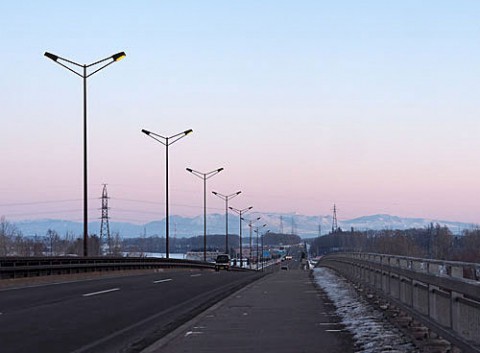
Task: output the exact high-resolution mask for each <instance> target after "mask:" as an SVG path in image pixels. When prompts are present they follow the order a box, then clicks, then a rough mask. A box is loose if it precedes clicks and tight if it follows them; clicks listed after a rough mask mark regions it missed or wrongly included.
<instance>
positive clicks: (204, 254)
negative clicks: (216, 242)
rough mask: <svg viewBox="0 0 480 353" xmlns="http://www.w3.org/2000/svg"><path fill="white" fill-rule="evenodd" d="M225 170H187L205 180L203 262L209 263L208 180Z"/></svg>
mask: <svg viewBox="0 0 480 353" xmlns="http://www.w3.org/2000/svg"><path fill="white" fill-rule="evenodd" d="M222 170H223V168H219V169H215V170H212V171H211V172H208V173H202V172H199V171H198V170H194V169H191V168H187V172H190V173H192V174H193V175H195V176H196V177H199V178H200V179H203V261H205V262H206V261H207V179H210V178H211V177H213V176H214V175H217V174H218V173H220V172H221V171H222Z"/></svg>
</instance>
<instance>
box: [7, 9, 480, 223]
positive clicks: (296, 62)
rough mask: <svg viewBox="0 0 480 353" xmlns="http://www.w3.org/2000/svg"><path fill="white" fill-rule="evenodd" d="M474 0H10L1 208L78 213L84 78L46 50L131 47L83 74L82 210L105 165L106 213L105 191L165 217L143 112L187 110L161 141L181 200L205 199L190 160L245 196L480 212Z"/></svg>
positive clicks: (213, 185)
mask: <svg viewBox="0 0 480 353" xmlns="http://www.w3.org/2000/svg"><path fill="white" fill-rule="evenodd" d="M479 10H480V3H478V2H475V1H456V2H451V1H421V2H419V1H396V2H394V1H335V2H333V1H136V2H119V1H99V2H93V1H86V2H73V3H72V2H60V1H41V2H37V1H16V2H3V3H2V4H0V24H1V26H2V34H0V41H1V44H2V55H1V56H0V63H1V65H2V68H3V74H2V80H0V92H1V94H0V106H1V108H0V109H1V110H0V111H1V115H0V116H1V121H2V128H1V129H0V147H1V148H0V150H1V151H0V163H1V165H2V166H3V168H2V173H0V214H3V215H5V216H6V217H7V218H11V219H15V218H25V217H26V218H36V217H50V218H57V217H63V218H69V219H75V220H79V219H80V218H81V201H79V200H80V199H81V197H82V179H81V176H82V174H81V173H82V169H81V168H82V135H81V133H82V130H81V129H82V125H81V124H82V120H81V119H82V110H81V109H82V100H81V99H82V86H81V80H80V78H78V77H75V76H74V75H73V74H71V73H69V72H67V71H66V70H64V69H63V68H61V67H59V66H58V65H55V64H54V63H53V62H51V61H50V60H48V59H46V58H45V57H44V56H43V53H44V52H45V51H50V52H52V53H55V54H58V55H60V56H62V57H66V58H70V59H72V60H75V61H77V62H80V63H90V62H92V61H96V60H98V59H101V58H103V57H107V56H109V55H112V54H114V53H116V52H118V51H125V52H126V53H127V58H126V59H125V60H122V61H120V62H118V63H115V64H114V65H111V66H110V67H108V68H106V69H105V70H104V71H102V72H99V73H97V74H95V75H94V76H92V77H91V78H90V79H89V82H88V103H89V108H88V113H89V118H88V119H89V120H88V121H89V153H90V154H89V168H90V171H89V180H90V194H91V195H90V197H91V199H92V201H91V217H97V213H99V211H98V210H97V208H98V207H99V205H98V206H97V205H95V202H96V201H95V200H97V199H98V197H100V195H101V184H102V183H108V184H109V191H110V194H111V196H112V201H111V203H112V217H113V215H115V208H117V210H118V212H117V213H116V216H117V218H118V220H132V221H137V222H142V221H146V220H151V219H156V218H161V217H163V212H164V211H163V201H164V191H163V190H164V150H163V149H162V146H160V145H155V144H154V141H151V140H149V139H147V138H146V137H145V136H144V135H142V134H141V133H140V130H141V129H142V128H146V129H150V130H152V131H156V132H158V133H160V134H165V135H169V134H174V133H176V132H179V131H183V130H185V129H188V128H192V129H193V130H194V133H193V134H192V135H189V136H188V137H187V138H185V139H184V140H182V141H181V142H178V144H176V145H175V146H174V147H172V150H171V174H170V175H171V201H172V213H175V214H181V215H195V214H200V213H201V212H202V211H203V209H202V207H203V201H202V200H203V199H202V198H203V192H202V185H201V182H200V181H199V180H197V179H196V178H193V177H192V176H191V175H189V174H187V173H186V172H185V167H191V168H194V169H198V170H203V171H208V170H212V169H215V168H218V167H225V171H224V172H222V173H221V174H219V175H218V176H216V177H215V178H212V179H211V180H210V181H209V190H212V189H213V190H217V191H219V192H222V193H230V192H234V191H236V190H242V191H243V193H242V195H241V197H238V198H237V199H236V200H235V204H236V206H238V207H243V206H248V205H253V206H254V207H255V208H256V209H257V210H261V211H265V212H299V213H304V214H308V215H315V214H329V213H331V208H332V207H333V203H336V204H337V205H338V206H339V208H340V210H341V211H340V214H339V217H340V218H350V217H357V216H362V215H367V214H374V213H390V214H394V215H399V216H412V217H432V218H444V219H451V220H459V221H469V222H479V216H478V214H480V212H479V211H480V207H479V203H478V202H477V201H476V199H478V196H479V192H480V187H479V185H478V180H480V170H479V167H478V165H479V157H478V150H479V147H480V142H479V141H478V131H479V128H480V126H479V125H480V124H479V119H478V116H479V114H478V113H479V108H478V99H477V94H478V93H477V92H479V87H478V86H479V82H480V80H479V78H480V77H479V76H480V75H479V73H480V71H479V65H478V62H479V60H478V58H479V54H480V53H479V49H480V44H479V43H480V42H479V40H478V38H479V37H480V36H479V34H480V22H479V21H478V19H479V18H480V17H479V15H480V13H479V12H480V11H479ZM67 200H72V201H67ZM125 200H136V201H137V202H135V203H133V202H131V201H125ZM46 201H49V202H50V203H48V204H38V202H46ZM60 201H62V202H60ZM19 203H21V204H23V205H20V206H12V205H16V204H19ZM208 204H209V210H210V211H211V212H216V211H219V212H221V210H222V207H223V205H222V203H221V201H219V200H216V199H214V198H211V199H209V200H208ZM39 208H41V209H40V210H39ZM120 210H123V211H120Z"/></svg>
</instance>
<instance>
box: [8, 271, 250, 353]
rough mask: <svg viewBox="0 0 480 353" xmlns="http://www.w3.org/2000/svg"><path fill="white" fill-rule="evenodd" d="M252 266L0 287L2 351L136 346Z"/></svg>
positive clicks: (246, 277)
mask: <svg viewBox="0 0 480 353" xmlns="http://www.w3.org/2000/svg"><path fill="white" fill-rule="evenodd" d="M258 277H259V274H256V273H251V272H226V271H220V272H214V271H198V270H197V271H186V270H169V271H164V272H158V273H152V274H146V275H145V274H144V275H136V276H127V277H115V278H104V279H96V280H83V281H77V282H70V283H61V284H55V285H42V286H37V287H30V288H19V289H9V290H2V291H0V351H1V352H2V353H8V352H17V353H21V352H28V353H32V352H49V353H55V352H62V353H63V352H75V353H80V352H138V351H140V350H141V349H143V348H144V347H145V346H147V345H149V344H151V343H152V342H154V341H155V340H157V339H159V338H160V337H162V336H164V335H165V334H166V333H168V332H170V331H172V330H173V329H175V328H176V327H178V326H179V325H180V324H182V323H184V322H186V321H187V320H189V319H190V318H192V317H194V316H195V315H197V314H199V313H200V312H201V311H203V310H204V309H206V308H207V307H209V306H211V305H212V304H213V303H215V302H217V301H218V300H220V299H222V298H224V297H225V296H227V295H228V294H230V293H232V292H233V291H234V290H236V289H239V288H241V287H243V286H244V285H245V284H246V283H249V282H251V281H252V280H254V279H256V278H258Z"/></svg>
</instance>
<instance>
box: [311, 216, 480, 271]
mask: <svg viewBox="0 0 480 353" xmlns="http://www.w3.org/2000/svg"><path fill="white" fill-rule="evenodd" d="M310 245H311V246H310V254H311V255H312V256H318V255H324V254H328V253H330V252H337V251H360V252H373V253H382V254H390V255H400V256H410V257H420V258H431V259H438V260H449V261H465V262H480V228H473V229H466V230H463V231H462V234H461V235H454V234H453V233H452V232H451V231H450V230H449V229H448V228H447V227H445V226H443V227H442V226H440V225H439V224H433V223H432V224H430V225H429V226H428V227H425V228H412V229H406V230H392V229H384V230H368V231H355V230H351V231H342V230H341V229H339V230H338V231H336V232H333V233H330V234H327V235H324V236H321V237H317V238H315V239H313V240H311V241H310Z"/></svg>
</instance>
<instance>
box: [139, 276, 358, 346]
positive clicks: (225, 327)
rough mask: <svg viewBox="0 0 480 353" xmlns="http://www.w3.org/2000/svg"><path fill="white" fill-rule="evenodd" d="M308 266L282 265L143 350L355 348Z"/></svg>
mask: <svg viewBox="0 0 480 353" xmlns="http://www.w3.org/2000/svg"><path fill="white" fill-rule="evenodd" d="M333 311H334V308H333V306H332V305H331V304H329V303H326V302H324V300H323V299H322V296H321V295H320V293H319V292H318V291H317V289H316V288H315V286H314V284H313V282H312V279H311V278H310V276H309V272H308V271H303V270H301V269H290V270H280V271H277V272H275V273H273V274H271V275H268V276H266V277H264V278H263V279H261V280H259V281H256V282H254V283H253V284H251V285H249V286H247V287H246V288H244V289H243V290H241V291H239V292H237V293H236V294H234V295H232V296H230V297H229V298H227V299H225V300H223V301H222V302H220V303H218V304H217V305H215V306H214V307H212V308H210V309H209V310H207V311H206V312H204V313H203V314H201V315H199V316H198V317H197V318H195V319H193V320H191V321H190V322H188V323H186V324H185V325H183V326H181V327H180V328H178V329H177V330H176V331H174V332H173V333H171V334H170V335H168V336H167V337H165V338H163V339H162V340H160V341H158V342H157V343H155V344H154V345H152V346H150V347H149V348H147V349H146V350H144V351H143V352H142V353H155V352H162V353H179V352H196V353H199V352H208V353H216V352H222V353H224V352H237V353H241V352H248V353H255V352H262V353H264V352H280V353H281V352H289V353H290V352H315V353H318V352H328V353H335V352H338V353H340V352H341V353H348V352H353V351H354V348H353V343H352V339H351V336H350V334H349V333H348V332H346V331H342V329H343V327H342V325H341V324H339V323H338V319H337V318H336V317H335V315H334V312H333Z"/></svg>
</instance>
